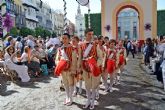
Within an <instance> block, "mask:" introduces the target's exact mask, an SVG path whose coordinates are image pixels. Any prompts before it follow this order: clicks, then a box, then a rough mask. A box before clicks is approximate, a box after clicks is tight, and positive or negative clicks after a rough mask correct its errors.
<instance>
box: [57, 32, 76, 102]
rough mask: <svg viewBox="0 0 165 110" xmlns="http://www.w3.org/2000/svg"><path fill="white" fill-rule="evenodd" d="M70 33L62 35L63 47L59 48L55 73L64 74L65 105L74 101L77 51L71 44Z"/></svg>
mask: <svg viewBox="0 0 165 110" xmlns="http://www.w3.org/2000/svg"><path fill="white" fill-rule="evenodd" d="M69 40H70V35H69V34H67V33H64V34H63V36H62V43H63V45H62V47H60V48H59V49H58V52H57V55H56V61H55V62H56V65H57V66H56V68H55V71H54V74H55V75H57V76H59V75H60V74H61V75H62V81H63V84H64V88H65V91H66V100H65V102H64V104H65V105H71V104H72V102H73V99H72V95H73V90H74V74H75V73H76V71H75V69H74V65H75V62H74V61H75V58H76V57H75V56H76V55H77V54H76V52H75V51H74V50H73V47H72V46H71V44H69Z"/></svg>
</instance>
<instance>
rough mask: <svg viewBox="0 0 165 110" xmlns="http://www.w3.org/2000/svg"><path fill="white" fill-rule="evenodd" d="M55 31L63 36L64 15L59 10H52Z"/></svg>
mask: <svg viewBox="0 0 165 110" xmlns="http://www.w3.org/2000/svg"><path fill="white" fill-rule="evenodd" d="M52 21H53V29H52V30H53V31H54V32H55V33H56V34H57V35H58V36H61V35H62V34H63V33H64V15H63V14H62V13H61V12H59V11H53V12H52Z"/></svg>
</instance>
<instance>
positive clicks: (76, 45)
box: [71, 36, 82, 96]
mask: <svg viewBox="0 0 165 110" xmlns="http://www.w3.org/2000/svg"><path fill="white" fill-rule="evenodd" d="M71 44H72V46H73V49H74V50H75V51H76V56H75V59H74V60H75V61H74V62H75V64H74V69H75V71H76V74H75V76H74V82H75V85H74V92H73V96H75V95H76V94H77V87H76V83H78V84H79V85H78V88H79V91H78V94H81V93H82V75H81V73H82V72H81V71H80V70H81V69H80V68H77V63H78V55H79V54H78V53H79V51H80V48H79V38H78V37H77V36H73V37H72V41H71ZM76 58H77V59H76Z"/></svg>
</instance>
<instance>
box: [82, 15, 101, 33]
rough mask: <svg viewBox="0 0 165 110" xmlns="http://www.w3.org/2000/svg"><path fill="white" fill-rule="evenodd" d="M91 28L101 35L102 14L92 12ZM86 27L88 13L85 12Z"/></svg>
mask: <svg viewBox="0 0 165 110" xmlns="http://www.w3.org/2000/svg"><path fill="white" fill-rule="evenodd" d="M90 21H91V28H92V29H93V30H94V34H95V35H97V36H98V35H101V14H100V13H96V14H90ZM85 27H86V29H87V28H88V14H85Z"/></svg>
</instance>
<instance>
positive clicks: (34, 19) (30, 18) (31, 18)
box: [25, 14, 38, 22]
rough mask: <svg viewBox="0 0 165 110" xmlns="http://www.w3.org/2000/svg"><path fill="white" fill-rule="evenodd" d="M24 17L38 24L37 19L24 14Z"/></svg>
mask: <svg viewBox="0 0 165 110" xmlns="http://www.w3.org/2000/svg"><path fill="white" fill-rule="evenodd" d="M25 17H26V19H29V20H32V21H36V22H38V18H36V16H32V15H29V14H25Z"/></svg>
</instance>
